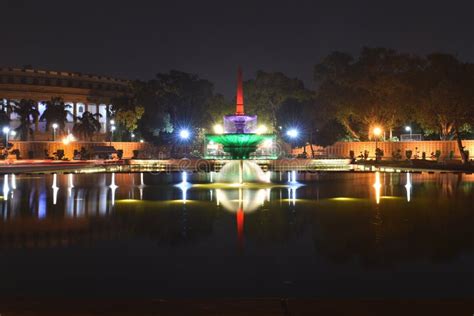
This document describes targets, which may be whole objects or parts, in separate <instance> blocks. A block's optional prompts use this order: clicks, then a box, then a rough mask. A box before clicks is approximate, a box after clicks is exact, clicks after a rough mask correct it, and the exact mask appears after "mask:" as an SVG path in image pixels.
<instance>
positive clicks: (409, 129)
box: [405, 126, 413, 141]
mask: <svg viewBox="0 0 474 316" xmlns="http://www.w3.org/2000/svg"><path fill="white" fill-rule="evenodd" d="M405 131H407V132H410V141H412V140H413V137H412V131H411V126H405Z"/></svg>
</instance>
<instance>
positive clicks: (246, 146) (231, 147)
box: [206, 134, 274, 159]
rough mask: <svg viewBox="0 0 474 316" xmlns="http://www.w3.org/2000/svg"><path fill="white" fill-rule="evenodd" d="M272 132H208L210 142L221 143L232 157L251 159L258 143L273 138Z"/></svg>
mask: <svg viewBox="0 0 474 316" xmlns="http://www.w3.org/2000/svg"><path fill="white" fill-rule="evenodd" d="M273 138H274V135H272V134H207V135H206V139H207V141H208V142H210V141H213V142H214V143H218V144H221V145H222V146H223V147H224V148H223V149H224V152H226V153H228V154H230V159H249V157H250V154H251V153H253V152H255V151H256V150H257V147H258V145H260V144H261V143H263V142H264V141H266V140H273Z"/></svg>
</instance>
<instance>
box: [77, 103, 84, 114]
mask: <svg viewBox="0 0 474 316" xmlns="http://www.w3.org/2000/svg"><path fill="white" fill-rule="evenodd" d="M77 112H78V113H83V112H84V107H83V106H82V105H79V108H78V109H77Z"/></svg>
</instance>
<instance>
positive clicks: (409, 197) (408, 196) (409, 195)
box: [405, 172, 412, 202]
mask: <svg viewBox="0 0 474 316" xmlns="http://www.w3.org/2000/svg"><path fill="white" fill-rule="evenodd" d="M411 188H412V184H411V174H410V173H409V172H407V183H406V184H405V189H406V190H407V202H410V200H411Z"/></svg>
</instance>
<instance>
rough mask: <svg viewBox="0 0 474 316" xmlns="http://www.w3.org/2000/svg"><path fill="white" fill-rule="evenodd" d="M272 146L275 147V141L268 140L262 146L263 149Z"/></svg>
mask: <svg viewBox="0 0 474 316" xmlns="http://www.w3.org/2000/svg"><path fill="white" fill-rule="evenodd" d="M272 146H273V139H267V140H265V141H264V142H263V144H262V148H272Z"/></svg>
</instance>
